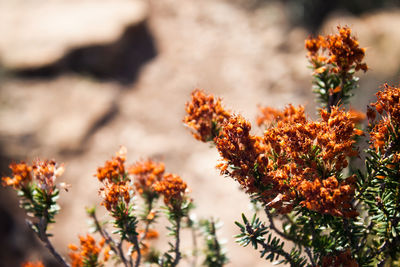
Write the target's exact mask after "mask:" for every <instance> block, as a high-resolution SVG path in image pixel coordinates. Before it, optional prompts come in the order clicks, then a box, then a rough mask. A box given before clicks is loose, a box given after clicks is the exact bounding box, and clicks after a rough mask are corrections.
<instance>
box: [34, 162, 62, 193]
mask: <svg viewBox="0 0 400 267" xmlns="http://www.w3.org/2000/svg"><path fill="white" fill-rule="evenodd" d="M32 170H33V176H34V179H35V181H37V183H38V186H39V187H40V188H41V189H42V190H44V191H45V192H47V194H49V195H50V194H51V193H52V192H53V190H54V187H55V181H56V178H57V177H59V176H61V175H62V174H63V173H64V166H63V165H61V166H58V164H57V163H56V162H55V161H54V160H45V161H40V160H37V161H36V162H34V164H33V166H32Z"/></svg>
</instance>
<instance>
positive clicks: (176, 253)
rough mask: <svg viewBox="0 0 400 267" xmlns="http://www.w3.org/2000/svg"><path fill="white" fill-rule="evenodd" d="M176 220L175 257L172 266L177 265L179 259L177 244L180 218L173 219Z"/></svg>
mask: <svg viewBox="0 0 400 267" xmlns="http://www.w3.org/2000/svg"><path fill="white" fill-rule="evenodd" d="M175 222H176V240H175V248H174V252H175V259H174V262H173V263H172V266H177V265H178V263H179V260H180V259H181V252H180V251H179V244H180V234H179V233H180V230H181V218H180V217H178V218H176V220H175Z"/></svg>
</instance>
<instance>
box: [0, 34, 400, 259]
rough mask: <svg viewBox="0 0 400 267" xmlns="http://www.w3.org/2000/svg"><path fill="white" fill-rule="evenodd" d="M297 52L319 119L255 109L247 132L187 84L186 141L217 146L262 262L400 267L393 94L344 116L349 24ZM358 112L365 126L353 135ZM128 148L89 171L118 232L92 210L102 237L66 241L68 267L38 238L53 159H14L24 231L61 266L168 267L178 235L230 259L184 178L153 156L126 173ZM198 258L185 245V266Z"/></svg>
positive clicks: (352, 83) (351, 45)
mask: <svg viewBox="0 0 400 267" xmlns="http://www.w3.org/2000/svg"><path fill="white" fill-rule="evenodd" d="M305 47H306V49H307V50H308V54H307V57H308V59H309V62H310V65H311V68H312V69H313V90H314V92H315V93H316V94H317V96H318V99H319V101H320V104H321V108H320V110H319V113H318V114H319V118H318V119H317V120H311V119H310V118H309V117H308V116H307V115H306V113H305V110H304V107H303V106H298V107H295V106H293V105H288V106H286V107H285V108H284V109H283V110H278V109H275V108H271V107H259V109H260V115H259V116H258V117H257V125H258V126H259V127H262V128H263V130H264V132H263V134H262V135H261V136H258V135H254V134H253V133H252V132H251V128H252V125H251V123H250V122H249V121H247V120H246V119H245V118H244V117H243V116H241V115H240V114H236V113H234V112H233V111H230V110H227V109H225V108H224V106H223V104H222V100H221V99H220V98H217V97H214V96H213V95H211V94H207V93H206V92H204V91H202V90H198V89H196V90H194V91H193V93H192V96H191V101H190V102H188V103H187V104H186V113H187V115H186V116H185V118H184V119H183V121H184V123H185V124H186V125H187V126H188V127H189V128H190V129H191V131H192V134H193V136H194V137H195V139H197V140H199V141H202V142H209V143H211V144H212V145H213V146H214V147H215V148H216V149H217V150H218V152H219V154H220V156H221V160H220V162H219V163H218V165H217V168H218V169H219V170H220V172H221V174H222V175H225V176H228V177H231V178H232V179H233V180H235V181H237V182H238V183H239V185H240V187H241V188H242V189H243V191H244V192H245V193H246V194H248V195H249V198H250V200H251V202H252V203H253V204H254V208H255V213H254V215H253V216H252V217H251V218H248V217H246V216H245V215H244V214H242V218H241V220H242V222H236V225H237V226H238V228H239V233H238V235H237V236H236V238H237V242H238V243H239V244H241V245H242V246H247V245H249V244H251V245H252V246H253V248H254V249H256V250H260V255H261V257H262V258H265V259H266V260H270V261H271V262H275V263H277V264H280V263H286V264H289V265H290V266H293V267H294V266H296V267H297V266H310V267H317V266H320V267H328V266H400V261H399V258H400V219H399V218H400V182H399V179H398V177H400V173H399V167H400V141H399V140H400V138H399V135H400V88H397V87H393V86H389V85H387V84H385V85H383V87H382V90H381V91H379V92H378V93H377V94H376V96H377V101H376V102H375V103H371V104H370V106H369V107H368V109H367V116H365V115H364V114H363V113H362V112H359V111H355V110H352V109H348V108H347V106H346V105H347V104H348V102H349V100H350V97H351V96H352V92H353V90H354V89H355V88H356V87H357V86H358V78H357V77H356V76H355V74H356V72H357V71H360V70H362V71H364V72H365V71H367V70H368V66H367V65H366V63H365V62H364V61H363V60H364V56H365V49H364V48H361V47H359V43H358V41H357V40H356V39H355V38H354V37H353V36H352V35H351V30H350V29H349V28H348V27H338V34H336V35H328V36H326V37H323V36H318V37H316V38H309V39H307V40H306V43H305ZM365 117H368V127H367V128H366V129H364V130H361V129H359V127H360V125H361V124H360V123H361V122H362V121H363V120H364V119H365ZM362 136H366V137H367V136H369V140H368V142H369V144H370V146H369V148H368V149H367V150H366V153H365V155H366V161H365V167H364V166H356V165H355V164H354V160H353V159H354V158H355V157H357V156H359V155H360V153H361V152H360V150H359V148H358V146H357V144H358V142H359V140H360V139H361V138H362ZM126 152H127V151H126V149H125V148H123V147H122V148H121V149H120V151H118V152H117V153H116V156H115V157H113V158H112V159H111V160H109V161H106V163H105V164H104V166H103V167H99V168H98V170H97V173H96V174H95V177H97V179H98V181H99V182H100V184H101V187H100V190H99V194H100V196H101V198H102V202H101V205H103V206H104V207H105V209H106V210H107V212H108V213H109V215H110V216H111V218H112V220H113V225H112V227H113V228H114V230H115V231H114V232H113V234H110V233H109V232H108V228H109V227H110V226H107V225H106V224H105V223H103V222H100V221H99V220H98V219H97V216H96V211H95V209H89V210H88V214H89V216H90V217H91V218H92V220H93V224H94V226H95V228H96V232H97V233H98V234H99V236H100V238H101V239H100V240H99V241H96V239H95V238H94V237H93V236H92V235H89V234H88V235H86V237H85V236H80V237H79V239H80V246H79V247H78V246H76V245H72V244H71V245H69V249H70V250H71V252H70V253H69V258H70V262H71V264H69V263H68V262H67V261H66V260H65V259H64V258H63V257H62V256H61V255H60V254H59V253H57V251H56V250H55V249H54V247H53V246H52V244H51V242H50V239H49V238H48V237H49V234H48V233H47V226H48V224H50V223H54V222H55V215H56V214H57V213H58V210H59V208H58V206H57V204H56V199H57V197H58V194H59V189H58V188H59V187H60V186H59V185H58V184H57V183H56V177H58V176H59V175H61V174H62V172H63V166H62V165H58V164H56V163H55V162H54V161H37V162H34V163H33V164H32V165H28V164H26V163H24V162H22V163H19V164H16V163H14V164H11V165H10V169H11V171H12V174H13V175H12V177H3V179H2V180H3V184H4V185H5V186H10V187H13V188H14V189H15V190H16V191H17V192H18V194H19V195H20V196H21V206H22V207H23V208H24V209H25V210H26V211H27V212H28V214H29V215H30V216H32V217H33V218H34V221H32V222H29V224H30V226H31V228H32V229H33V230H34V231H35V232H36V234H37V236H38V237H39V239H40V240H41V241H43V242H44V244H45V245H46V247H47V248H48V249H49V250H50V252H51V253H52V254H53V255H54V256H55V257H56V258H57V260H58V261H59V262H60V263H61V264H62V265H63V266H102V265H103V264H105V262H107V261H113V260H115V262H116V263H120V264H122V265H123V266H140V265H141V264H150V265H151V264H154V265H158V266H177V265H178V264H179V263H180V262H181V259H182V258H183V257H189V256H188V255H185V253H182V251H181V248H180V242H181V231H182V230H184V229H188V230H190V231H192V236H193V237H194V238H195V237H196V235H197V234H200V233H201V234H202V235H203V236H204V248H203V249H202V250H201V251H202V252H203V254H204V256H203V257H204V261H203V265H205V266H223V265H224V264H225V263H227V261H228V259H227V257H226V255H225V254H224V251H223V249H222V248H221V244H220V242H219V241H218V238H217V236H216V229H217V228H218V227H217V226H218V224H217V222H216V221H214V220H213V219H211V220H200V221H199V222H196V221H194V220H193V219H192V217H191V216H190V213H191V212H192V209H193V200H192V199H191V198H190V196H189V191H188V185H187V184H186V182H184V181H183V180H182V178H181V177H179V176H178V175H176V174H171V173H167V172H166V171H165V166H164V164H163V163H161V162H155V161H153V160H150V159H147V160H140V161H138V162H136V163H134V164H133V165H131V166H129V167H126V165H125V164H126V163H125V162H126ZM61 188H66V187H65V185H61ZM160 198H163V203H164V206H163V210H164V214H165V215H166V218H167V219H168V221H169V223H170V226H169V227H168V229H169V231H170V233H169V234H170V236H172V237H173V241H172V242H169V249H168V250H167V251H165V252H161V251H158V250H157V249H156V248H155V247H154V246H152V244H151V240H153V239H156V238H158V232H157V231H156V230H155V226H156V219H157V218H158V217H159V216H161V213H160V210H159V208H158V200H159V199H160ZM137 206H139V208H138V207H137ZM277 223H279V224H280V225H277ZM194 241H195V240H194ZM284 242H289V243H290V246H285V243H284ZM124 243H128V244H129V246H128V248H126V247H124V246H123V244H124ZM193 243H194V244H196V243H197V242H193ZM288 247H289V249H288ZM199 251H200V250H199V249H198V248H196V247H195V248H193V251H192V253H191V255H192V256H193V259H192V265H193V266H196V259H197V255H198V252H199ZM23 266H43V265H42V264H41V263H40V262H39V263H25V264H24V265H23Z"/></svg>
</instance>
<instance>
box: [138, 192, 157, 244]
mask: <svg viewBox="0 0 400 267" xmlns="http://www.w3.org/2000/svg"><path fill="white" fill-rule="evenodd" d="M153 200H154V198H150V199H148V200H147V205H148V207H147V210H148V212H147V215H146V226H145V229H144V232H143V234H142V236H141V237H140V238H139V242H142V241H143V240H144V239H145V238H146V236H147V233H148V232H149V229H150V224H151V223H152V222H153V219H151V220H149V219H148V218H147V217H148V216H149V215H150V213H151V210H152V209H153Z"/></svg>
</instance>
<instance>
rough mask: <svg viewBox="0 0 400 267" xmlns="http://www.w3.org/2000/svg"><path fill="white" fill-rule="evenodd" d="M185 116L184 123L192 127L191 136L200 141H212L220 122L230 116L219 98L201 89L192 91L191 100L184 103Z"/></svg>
mask: <svg viewBox="0 0 400 267" xmlns="http://www.w3.org/2000/svg"><path fill="white" fill-rule="evenodd" d="M186 113H187V116H186V117H185V118H184V120H183V121H184V123H185V124H186V125H187V126H188V127H189V128H192V129H193V130H194V131H193V132H192V134H193V136H194V137H195V138H196V139H198V140H200V141H202V142H208V141H212V140H213V139H214V138H215V137H216V136H218V133H219V131H220V127H221V124H222V123H223V122H224V121H225V120H226V119H228V118H229V117H230V115H231V114H230V112H229V111H227V110H225V109H224V108H223V106H222V104H221V99H220V98H215V97H214V96H213V95H207V94H205V93H204V92H203V91H201V90H194V91H193V92H192V101H191V102H188V103H186Z"/></svg>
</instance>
